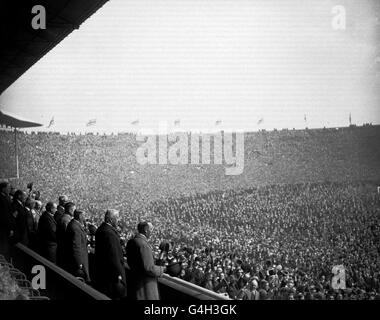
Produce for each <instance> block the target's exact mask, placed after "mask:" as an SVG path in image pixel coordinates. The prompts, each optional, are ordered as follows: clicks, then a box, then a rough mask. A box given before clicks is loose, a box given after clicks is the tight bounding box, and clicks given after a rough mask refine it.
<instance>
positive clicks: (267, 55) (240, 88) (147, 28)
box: [0, 0, 380, 132]
mask: <svg viewBox="0 0 380 320" xmlns="http://www.w3.org/2000/svg"><path fill="white" fill-rule="evenodd" d="M379 4H380V1H376V0H361V1H358V0H350V1H332V0H310V1H303V0H265V1H264V0H257V1H254V0H252V1H240V0H232V1H229V0H207V1H206V0H198V1H196V0H166V1H162V0H151V1H148V0H145V1H142V0H138V1H137V0H135V1H128V0H112V1H109V2H108V3H106V4H105V5H104V6H103V7H102V8H101V9H100V10H99V11H98V12H97V13H95V14H94V15H93V16H92V17H91V18H90V19H88V20H87V21H86V22H85V23H84V24H83V25H82V26H81V27H80V28H79V30H76V31H74V32H73V33H72V34H71V35H70V36H68V37H67V38H66V39H65V40H63V41H62V42H61V43H60V44H59V45H58V46H57V47H55V48H54V49H53V50H52V51H51V52H49V53H48V54H47V55H46V56H45V57H43V58H42V59H41V60H40V61H39V62H38V63H37V64H36V65H34V66H33V67H32V68H31V69H30V70H28V71H27V72H26V73H25V74H24V75H23V76H22V77H21V78H20V79H18V80H17V81H16V82H15V83H14V84H13V85H12V86H11V87H10V88H8V89H7V90H6V91H5V92H4V93H3V94H2V95H1V96H0V107H1V109H2V110H4V111H10V112H12V113H14V114H18V115H20V116H23V117H27V118H30V119H32V120H35V121H39V122H41V123H43V124H44V128H42V130H52V131H63V132H67V131H76V132H78V131H82V132H84V131H99V132H103V131H106V132H109V131H113V132H117V131H127V130H129V129H131V128H134V127H133V126H132V125H131V122H132V121H134V120H136V119H139V120H140V126H141V127H143V128H152V127H153V128H156V127H157V126H158V123H159V122H163V121H167V122H168V123H171V124H172V123H173V121H174V120H176V119H180V120H181V127H182V128H184V129H191V128H210V127H213V126H214V124H215V121H216V120H221V121H222V125H221V126H224V127H227V128H232V129H235V130H256V129H257V128H266V129H272V128H275V127H276V128H286V127H287V128H293V127H296V128H302V127H305V125H307V126H308V127H323V126H346V125H348V116H349V113H350V112H351V114H352V121H353V122H354V123H357V124H362V123H365V122H372V123H374V124H375V123H380V112H379V100H380V99H379V98H380V90H379V89H380V77H379V74H380V73H379V70H380V68H379V66H380V64H379V63H380V59H379V57H380V50H379V48H380V46H379V44H380V22H379V16H380V6H379ZM335 5H344V7H345V9H346V20H347V21H346V23H347V26H346V30H334V29H333V28H332V25H331V21H332V18H333V14H332V13H331V9H332V7H333V6H335ZM47 27H49V26H47ZM304 114H306V116H307V123H305V121H304ZM53 116H54V119H55V125H54V126H53V127H52V128H51V129H47V128H46V126H47V125H48V123H49V121H50V119H51V118H52V117H53ZM93 118H96V119H97V124H96V125H94V126H91V127H86V123H87V122H88V121H89V120H90V119H93ZM261 118H264V122H263V123H262V124H261V125H260V126H258V125H257V122H258V120H259V119H261Z"/></svg>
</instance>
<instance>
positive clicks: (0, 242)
mask: <svg viewBox="0 0 380 320" xmlns="http://www.w3.org/2000/svg"><path fill="white" fill-rule="evenodd" d="M10 189H11V185H10V183H8V182H1V183H0V254H3V255H5V257H6V258H9V249H10V248H9V245H10V238H11V237H12V236H13V233H14V226H13V225H12V221H13V217H12V216H11V199H10V197H9V192H10Z"/></svg>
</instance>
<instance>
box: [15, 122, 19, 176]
mask: <svg viewBox="0 0 380 320" xmlns="http://www.w3.org/2000/svg"><path fill="white" fill-rule="evenodd" d="M15 154H16V177H17V179H19V178H20V175H19V171H18V146H17V128H15Z"/></svg>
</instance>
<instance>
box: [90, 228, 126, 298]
mask: <svg viewBox="0 0 380 320" xmlns="http://www.w3.org/2000/svg"><path fill="white" fill-rule="evenodd" d="M94 261H95V268H94V269H95V274H94V275H95V279H94V280H95V286H96V287H97V288H98V290H100V291H102V292H104V293H105V294H106V295H108V296H109V297H110V298H121V297H124V296H125V288H126V278H125V266H124V257H123V250H122V248H121V244H120V237H119V235H118V233H117V231H116V230H115V229H114V228H113V227H112V226H110V225H109V224H107V223H105V222H103V223H102V224H101V225H100V227H99V228H98V229H97V230H96V233H95V259H94ZM119 276H121V277H122V280H121V281H119V280H118V277H119Z"/></svg>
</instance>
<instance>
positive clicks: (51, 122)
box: [47, 117, 54, 128]
mask: <svg viewBox="0 0 380 320" xmlns="http://www.w3.org/2000/svg"><path fill="white" fill-rule="evenodd" d="M52 125H54V117H53V118H51V120H50V122H49V125H48V126H47V127H48V128H50V127H51V126H52Z"/></svg>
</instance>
